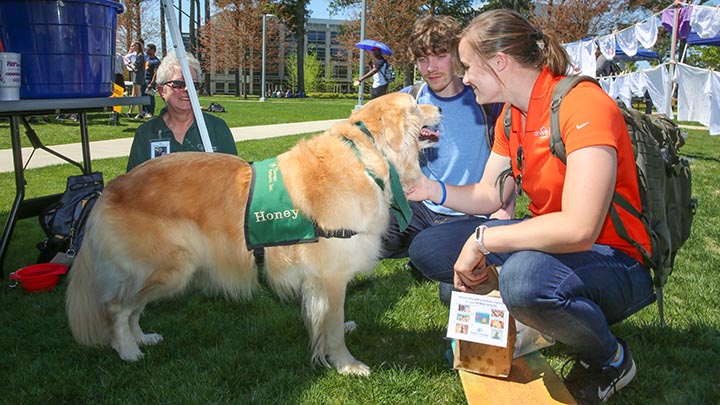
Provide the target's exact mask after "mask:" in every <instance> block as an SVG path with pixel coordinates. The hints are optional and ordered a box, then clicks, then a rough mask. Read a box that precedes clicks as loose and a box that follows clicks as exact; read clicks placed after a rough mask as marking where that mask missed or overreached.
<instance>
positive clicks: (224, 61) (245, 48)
mask: <svg viewBox="0 0 720 405" xmlns="http://www.w3.org/2000/svg"><path fill="white" fill-rule="evenodd" d="M269 3H270V2H269V0H216V1H215V5H216V7H218V12H217V13H215V14H214V15H213V18H212V19H210V20H208V22H207V24H206V26H205V29H204V32H203V35H202V37H201V45H202V47H203V49H204V51H205V54H206V55H207V58H206V60H205V63H204V66H203V69H204V70H206V71H209V70H210V69H211V68H213V69H217V70H228V71H234V72H235V95H236V96H239V95H240V92H241V88H243V89H244V87H245V86H244V85H245V80H244V77H245V74H244V71H245V70H250V71H252V70H257V69H259V67H260V66H259V65H260V64H259V62H258V61H259V60H260V59H261V56H262V41H258V38H261V37H262V15H263V13H264V12H266V10H267V7H268V4H269ZM270 27H272V25H270ZM278 36H279V34H278V32H277V30H273V29H269V30H268V40H267V43H275V44H277V42H278V41H277V38H278ZM267 55H268V58H267V59H268V60H277V50H276V49H270V50H268V52H267ZM258 56H260V57H258ZM241 77H242V78H243V80H242V82H241V80H240V78H241ZM261 91H264V89H262V90H261ZM242 93H243V95H245V96H246V95H247V91H242Z"/></svg>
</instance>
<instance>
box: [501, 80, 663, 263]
mask: <svg viewBox="0 0 720 405" xmlns="http://www.w3.org/2000/svg"><path fill="white" fill-rule="evenodd" d="M562 78H563V76H557V77H555V76H553V75H552V73H550V71H549V70H548V69H547V68H545V69H543V71H542V73H541V74H540V76H539V77H538V79H537V81H536V82H535V85H534V86H533V89H532V94H531V95H530V105H529V108H528V112H527V120H526V125H525V129H524V130H523V128H522V117H521V113H520V111H519V110H518V109H516V108H514V107H513V110H512V128H511V131H510V140H509V141H508V139H507V138H506V136H505V132H504V127H503V125H502V117H503V116H504V113H505V109H507V108H509V107H508V104H506V105H505V108H503V113H502V114H500V119H498V123H499V124H498V125H496V126H495V144H494V146H493V152H495V153H497V154H500V155H502V156H509V157H510V158H511V162H512V169H513V175H514V176H516V177H517V176H518V175H520V174H522V188H523V192H524V193H526V194H527V196H528V197H529V198H530V201H531V202H530V207H529V209H530V212H531V213H532V215H533V216H537V215H543V214H548V213H551V212H558V211H561V210H562V191H563V184H564V181H565V169H566V167H565V165H564V164H563V163H562V161H561V160H560V159H559V158H557V157H555V156H553V155H552V153H551V152H550V102H551V99H552V91H553V89H554V88H555V85H556V84H557V83H558V82H559V81H560V80H561V79H562ZM560 129H561V134H562V139H563V142H564V144H565V152H566V155H567V156H569V155H570V154H572V153H573V152H574V151H576V150H578V149H582V148H585V147H590V146H610V147H612V148H614V149H615V151H616V152H617V165H618V167H617V179H616V182H615V192H617V193H619V194H620V195H622V196H623V197H624V198H625V199H627V200H628V201H629V202H630V203H631V204H632V205H633V206H634V207H635V208H637V210H638V211H640V210H641V207H642V205H641V203H640V194H639V191H638V183H637V172H636V169H635V158H634V155H633V149H632V142H631V140H630V135H629V134H628V131H627V127H626V125H625V120H624V119H623V116H622V113H621V112H620V110H619V109H618V108H617V106H616V105H615V102H614V101H613V100H612V99H611V98H610V97H609V96H608V95H607V94H606V93H605V92H604V91H603V90H602V89H601V88H600V87H599V86H596V85H595V84H593V83H591V82H582V83H580V84H578V85H577V86H576V87H575V88H574V89H572V90H571V91H570V93H568V94H567V95H566V96H565V98H564V99H563V102H562V104H561V105H560ZM520 145H522V150H523V159H522V161H523V162H522V166H523V167H522V168H520V167H518V162H517V161H518V159H517V155H518V150H519V147H520ZM616 209H617V211H618V213H619V214H620V218H621V219H622V221H623V224H624V225H625V227H626V228H627V231H628V234H629V235H630V237H631V238H632V239H633V240H635V241H638V242H640V243H641V244H642V245H643V246H645V248H646V249H647V250H648V252H650V238H649V236H648V234H647V231H646V230H645V227H644V226H643V224H642V222H641V221H640V220H639V219H638V218H636V217H635V216H633V215H632V214H631V213H629V212H626V211H625V210H623V209H622V208H620V207H618V206H617V205H616ZM595 243H598V244H603V245H609V246H612V247H614V248H617V249H619V250H621V251H623V252H625V253H627V254H629V255H630V256H632V257H634V258H636V259H638V260H639V261H640V262H642V256H641V255H640V253H639V252H638V251H637V249H635V247H633V246H632V245H631V244H630V243H628V242H627V241H625V240H624V239H623V238H621V237H620V236H619V235H618V234H617V232H616V231H615V227H614V226H613V223H612V220H611V219H610V216H609V214H608V215H607V216H606V217H605V222H604V223H603V227H602V230H601V231H600V235H599V236H598V238H597V240H596V242H595Z"/></svg>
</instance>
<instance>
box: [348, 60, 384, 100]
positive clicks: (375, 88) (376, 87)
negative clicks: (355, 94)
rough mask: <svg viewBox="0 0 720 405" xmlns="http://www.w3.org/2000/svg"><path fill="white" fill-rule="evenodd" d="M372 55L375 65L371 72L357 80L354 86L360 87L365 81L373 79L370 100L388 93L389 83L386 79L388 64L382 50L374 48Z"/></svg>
mask: <svg viewBox="0 0 720 405" xmlns="http://www.w3.org/2000/svg"><path fill="white" fill-rule="evenodd" d="M371 52H372V54H373V56H374V57H375V64H374V65H373V67H372V69H370V71H369V72H367V73H365V74H364V75H363V76H362V77H361V78H359V79H356V80H355V81H354V82H353V84H355V86H359V85H360V83H362V82H363V80H365V79H367V78H369V77H372V79H373V82H372V88H371V89H370V98H371V99H375V98H378V97H380V96H382V95H384V94H386V93H387V89H388V82H387V80H386V79H385V71H386V70H387V65H388V62H387V60H386V59H385V57H383V54H382V51H381V50H380V48H372V51H371Z"/></svg>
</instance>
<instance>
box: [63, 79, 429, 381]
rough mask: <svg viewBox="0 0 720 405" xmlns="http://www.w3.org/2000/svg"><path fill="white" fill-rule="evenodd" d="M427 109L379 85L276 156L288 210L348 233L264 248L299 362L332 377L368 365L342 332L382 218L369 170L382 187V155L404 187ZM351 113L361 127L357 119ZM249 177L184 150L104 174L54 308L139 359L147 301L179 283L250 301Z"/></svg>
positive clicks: (153, 337) (385, 197) (385, 212)
mask: <svg viewBox="0 0 720 405" xmlns="http://www.w3.org/2000/svg"><path fill="white" fill-rule="evenodd" d="M439 120H440V112H439V110H438V109H437V108H436V107H432V106H429V105H417V104H416V103H415V101H414V100H413V99H412V97H410V96H409V95H407V94H400V93H395V94H390V95H386V96H383V97H380V98H378V99H376V100H372V101H370V102H369V103H367V104H366V105H365V106H363V107H362V108H361V109H359V110H357V111H354V112H353V113H352V114H351V115H350V117H349V119H348V120H344V121H342V122H340V123H338V124H335V125H334V126H333V127H331V128H330V129H329V130H327V131H326V132H324V133H323V134H320V135H317V136H315V137H313V138H310V139H308V140H301V141H300V142H299V143H298V144H297V145H296V146H294V147H293V148H291V149H290V150H289V151H287V152H285V153H283V154H281V155H279V156H278V157H277V160H278V168H279V171H280V173H281V175H282V177H283V179H284V180H285V183H286V188H287V190H288V193H289V195H290V198H291V200H292V203H293V204H294V206H295V208H297V209H298V210H299V211H300V212H301V213H302V214H303V215H305V216H306V217H308V218H310V219H312V221H314V223H315V224H316V226H317V227H319V228H320V229H324V230H352V231H353V232H355V235H354V236H352V237H349V238H323V237H321V238H319V241H318V242H316V243H303V244H295V245H289V246H274V247H266V248H265V252H264V266H263V267H264V272H265V277H266V278H267V280H268V284H269V285H270V286H272V288H273V289H274V290H275V291H276V293H277V294H278V295H279V296H280V297H286V298H287V297H296V296H300V297H301V300H302V313H303V317H304V320H305V324H306V327H307V329H308V331H309V334H310V339H311V347H312V361H313V362H316V363H320V364H322V365H325V366H327V367H334V368H335V369H336V370H337V371H338V372H340V373H342V374H360V375H368V374H369V373H370V369H369V367H368V366H366V365H365V364H363V363H362V362H360V361H358V360H356V359H355V358H354V357H353V356H352V354H350V352H349V351H348V349H347V347H346V346H345V338H344V333H345V330H344V303H345V291H346V287H347V284H348V282H349V281H350V280H351V279H352V278H353V276H354V275H356V274H357V273H362V272H370V271H372V269H373V267H374V266H375V264H376V263H377V260H378V256H379V252H380V249H381V238H382V236H383V233H384V232H385V231H386V228H387V227H388V224H389V216H390V215H391V214H390V210H389V205H390V201H391V198H392V191H391V187H389V186H386V187H384V188H381V187H380V186H379V185H378V184H377V183H376V181H375V180H374V179H373V177H372V176H371V175H370V173H372V174H374V175H375V176H376V177H379V178H380V179H382V181H383V182H384V184H386V185H389V184H390V178H389V165H388V162H391V163H392V164H393V165H394V167H395V168H396V169H397V172H398V174H399V177H400V180H401V183H402V185H403V188H406V187H409V186H410V184H411V183H412V181H413V180H414V179H416V178H417V177H418V176H420V175H421V172H420V167H419V163H418V153H419V151H420V149H421V148H423V147H427V146H430V145H431V144H432V143H433V142H435V141H437V133H436V132H434V131H430V130H427V129H424V128H425V127H432V126H435V125H438V123H439ZM360 121H362V122H363V123H364V124H365V126H366V127H367V129H368V130H369V132H370V133H371V134H372V138H371V137H370V136H368V135H367V134H365V133H364V132H363V131H361V130H360V129H359V128H358V126H357V125H356V123H358V122H360ZM348 140H349V141H352V143H354V144H355V146H356V148H353V147H352V146H351V144H350V143H349V142H348ZM251 176H252V175H251V168H250V165H249V164H248V163H247V162H245V161H244V160H242V159H240V158H238V157H236V156H231V155H226V154H220V153H203V152H197V153H190V152H188V153H174V154H169V155H166V156H162V157H159V158H156V159H153V160H150V161H148V162H145V163H144V164H142V165H140V166H138V167H136V168H135V169H133V170H132V171H130V172H129V173H127V174H124V175H121V176H118V177H117V178H116V179H114V180H112V181H110V182H109V183H108V184H107V187H106V188H105V191H104V192H103V194H102V196H101V197H100V198H99V200H98V201H97V204H96V205H95V207H94V209H93V211H92V213H91V215H90V218H89V220H88V223H87V229H86V233H85V239H84V241H83V244H82V247H81V249H80V251H79V253H78V256H77V257H76V258H75V261H74V263H73V266H72V269H71V271H70V275H69V285H68V288H67V296H66V311H67V315H68V319H69V324H70V329H71V330H72V333H73V336H74V337H75V339H76V340H77V341H78V342H79V343H81V344H86V345H104V344H108V343H110V344H111V345H112V347H113V348H114V349H115V350H116V351H117V352H118V353H119V355H120V358H122V359H123V360H126V361H136V360H139V359H140V358H141V357H142V356H143V353H142V352H141V351H140V348H139V346H144V345H152V344H156V343H158V342H160V341H161V340H162V336H160V335H158V334H154V333H151V334H146V333H144V332H143V331H142V330H141V328H140V324H139V319H140V314H141V312H142V311H143V309H144V308H145V305H146V304H148V303H149V302H151V301H154V300H157V299H160V298H163V297H168V296H171V295H173V294H177V293H179V292H181V291H183V290H185V289H186V288H187V287H188V286H189V285H190V284H191V281H193V283H196V284H199V285H200V286H201V287H204V289H206V290H210V291H214V292H219V293H221V294H223V295H225V296H227V297H229V298H250V297H251V296H252V294H253V291H254V290H255V289H256V288H257V286H258V279H257V277H258V276H257V268H256V267H257V265H256V261H255V259H254V257H253V252H252V251H248V249H247V248H246V241H245V233H244V228H243V225H244V221H245V210H246V201H247V198H248V188H249V186H250V182H251ZM403 198H404V196H403Z"/></svg>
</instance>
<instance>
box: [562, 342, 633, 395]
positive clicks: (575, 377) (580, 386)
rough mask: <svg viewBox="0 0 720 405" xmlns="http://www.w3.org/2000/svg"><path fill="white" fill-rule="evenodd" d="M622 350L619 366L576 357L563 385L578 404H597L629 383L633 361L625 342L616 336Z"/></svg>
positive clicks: (631, 377) (631, 378)
mask: <svg viewBox="0 0 720 405" xmlns="http://www.w3.org/2000/svg"><path fill="white" fill-rule="evenodd" d="M618 343H620V344H621V345H622V347H623V350H624V355H623V356H624V358H623V362H622V364H620V366H619V367H613V366H610V365H605V366H600V365H591V364H587V363H585V362H584V361H582V360H580V359H578V360H576V361H575V365H574V366H573V368H572V370H570V372H569V373H568V375H567V376H566V377H564V380H565V386H566V387H567V389H568V391H570V393H571V394H572V395H573V397H575V400H576V401H577V402H578V403H579V404H597V403H601V402H605V401H607V399H608V398H610V396H611V395H612V394H614V393H616V392H618V391H619V390H620V389H621V388H623V387H625V386H626V385H628V384H630V381H632V380H633V378H635V373H636V371H637V369H636V367H635V361H634V360H633V358H632V354H631V353H630V346H628V344H627V342H625V341H624V340H622V339H620V338H618Z"/></svg>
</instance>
